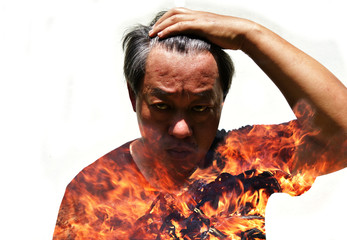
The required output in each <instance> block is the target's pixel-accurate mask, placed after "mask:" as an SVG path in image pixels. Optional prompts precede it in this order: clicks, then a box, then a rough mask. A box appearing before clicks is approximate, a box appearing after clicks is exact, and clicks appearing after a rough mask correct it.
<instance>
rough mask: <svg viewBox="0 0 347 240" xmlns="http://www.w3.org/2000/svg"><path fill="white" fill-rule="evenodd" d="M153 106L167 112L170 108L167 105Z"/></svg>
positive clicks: (158, 104)
mask: <svg viewBox="0 0 347 240" xmlns="http://www.w3.org/2000/svg"><path fill="white" fill-rule="evenodd" d="M153 106H154V107H156V108H157V109H159V110H166V109H168V108H169V105H167V104H165V103H156V104H153Z"/></svg>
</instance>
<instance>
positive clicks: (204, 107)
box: [192, 105, 208, 112]
mask: <svg viewBox="0 0 347 240" xmlns="http://www.w3.org/2000/svg"><path fill="white" fill-rule="evenodd" d="M207 108H208V107H207V106H200V105H198V106H194V107H192V110H193V111H195V112H204V111H206V110H207Z"/></svg>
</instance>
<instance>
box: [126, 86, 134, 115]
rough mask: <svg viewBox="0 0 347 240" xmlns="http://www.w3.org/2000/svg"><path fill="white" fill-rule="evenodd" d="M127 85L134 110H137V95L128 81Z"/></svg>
mask: <svg viewBox="0 0 347 240" xmlns="http://www.w3.org/2000/svg"><path fill="white" fill-rule="evenodd" d="M127 87H128V93H129V98H130V101H131V105H132V106H133V110H134V112H136V95H135V93H134V91H133V89H132V88H131V87H130V85H129V83H127Z"/></svg>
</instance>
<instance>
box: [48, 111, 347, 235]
mask: <svg viewBox="0 0 347 240" xmlns="http://www.w3.org/2000/svg"><path fill="white" fill-rule="evenodd" d="M297 111H299V112H300V113H301V116H302V118H301V119H300V121H301V120H302V121H310V119H311V118H312V111H309V110H307V107H305V106H303V105H300V106H299V107H298V109H297ZM299 118H300V117H299ZM305 124H306V125H309V124H307V123H305ZM315 134H317V133H316V132H312V130H311V129H303V128H301V127H300V125H299V121H291V122H289V123H287V124H281V125H271V126H270V125H269V126H253V127H251V126H247V127H244V128H242V129H239V130H237V131H232V132H230V133H229V134H228V136H227V138H226V140H225V143H224V144H222V145H220V146H219V147H218V148H217V151H216V152H217V154H216V156H215V160H214V161H213V163H212V165H211V166H210V167H208V168H206V169H197V170H196V171H195V172H194V173H193V174H192V175H191V177H190V179H189V181H188V182H189V184H187V185H186V186H185V187H182V188H181V189H180V190H168V189H166V190H163V189H158V188H155V187H153V186H151V185H150V184H149V183H148V182H147V180H146V179H145V178H144V176H143V175H142V174H141V173H140V171H139V170H138V169H137V166H136V165H135V164H134V162H133V161H132V160H131V156H130V151H129V143H128V144H125V145H124V146H122V147H121V148H119V149H117V150H115V151H113V152H111V153H109V154H107V155H105V156H104V157H102V158H100V159H99V160H98V161H96V162H95V163H94V164H92V165H90V166H88V167H87V168H85V169H84V170H83V171H82V172H81V173H80V174H79V175H78V176H77V177H76V178H75V179H74V180H73V181H72V182H71V183H70V184H69V186H68V188H67V191H66V194H65V196H64V199H63V202H62V205H61V209H60V212H59V216H58V221H57V225H56V229H55V233H54V239H105V240H108V239H263V238H264V236H265V226H264V224H265V218H264V217H265V207H266V204H267V201H268V198H269V197H270V195H271V194H272V193H274V192H286V193H289V194H291V195H300V194H302V193H304V192H305V191H307V190H308V189H309V188H310V186H311V185H312V183H313V182H314V180H315V177H316V176H317V175H318V174H319V173H320V172H321V171H322V170H325V169H328V168H329V169H331V165H332V163H333V161H332V160H331V159H329V158H330V157H331V156H337V155H336V152H335V153H334V154H335V155H334V154H330V153H331V152H329V151H328V150H329V149H324V151H323V150H322V151H320V152H319V153H318V152H317V153H316V151H314V153H315V154H311V156H312V159H313V161H310V162H307V163H298V159H299V156H300V154H302V151H304V152H307V151H310V150H312V149H314V146H315V143H314V142H311V138H312V136H313V135H315ZM344 149H346V141H344V143H343V146H342V150H341V151H344ZM311 152H312V151H311ZM338 154H340V153H338ZM318 158H320V159H323V161H319V164H318V161H315V160H316V159H318ZM328 159H329V161H330V164H327V163H328ZM298 164H300V166H302V167H301V168H300V169H301V171H300V172H292V171H293V169H295V167H296V166H297V165H298ZM158 169H160V170H158V171H159V173H158V174H161V175H160V176H161V181H163V182H170V180H169V179H168V178H167V176H166V175H167V174H166V173H165V171H164V170H163V169H162V168H158ZM163 185H165V184H163Z"/></svg>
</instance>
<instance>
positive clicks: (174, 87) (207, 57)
mask: <svg viewBox="0 0 347 240" xmlns="http://www.w3.org/2000/svg"><path fill="white" fill-rule="evenodd" d="M218 86H219V87H220V84H219V73H218V67H217V63H216V61H215V59H214V57H213V55H212V54H211V53H210V52H208V51H203V52H190V53H181V52H177V51H171V50H166V49H164V48H162V47H155V48H153V49H152V50H151V51H150V53H149V55H148V58H147V62H146V72H145V77H144V82H143V87H144V88H152V87H155V88H158V87H159V88H162V89H163V90H164V91H167V92H170V91H174V92H178V91H191V92H199V91H204V90H206V89H210V88H211V87H212V88H215V87H218Z"/></svg>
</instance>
